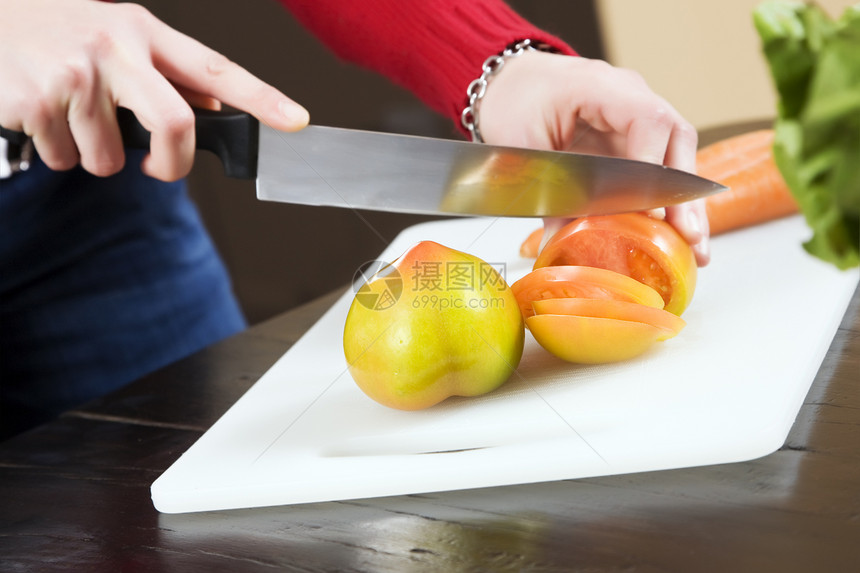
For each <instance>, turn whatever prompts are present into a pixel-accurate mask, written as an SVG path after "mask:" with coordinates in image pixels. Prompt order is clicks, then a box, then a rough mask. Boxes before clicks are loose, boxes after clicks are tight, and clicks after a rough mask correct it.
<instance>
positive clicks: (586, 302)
mask: <svg viewBox="0 0 860 573" xmlns="http://www.w3.org/2000/svg"><path fill="white" fill-rule="evenodd" d="M532 306H533V307H534V309H535V314H566V315H573V316H590V317H593V318H612V319H616V320H629V321H632V322H643V323H645V324H650V325H651V326H656V327H657V328H660V329H662V330H664V331H665V332H664V334H663V335H662V336H661V337H660V338H659V339H658V340H666V339H668V338H672V337H673V336H675V335H676V334H678V333H679V332H681V330H682V329H683V328H684V326H686V323H685V322H684V319H683V318H681V317H679V316H677V315H674V314H672V313H671V312H668V311H665V310H663V309H660V308H654V307H652V306H645V305H644V304H637V303H635V302H625V301H621V300H601V299H592V298H548V299H545V300H536V301H534V302H533V303H532Z"/></svg>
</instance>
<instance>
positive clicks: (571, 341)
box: [526, 314, 666, 364]
mask: <svg viewBox="0 0 860 573" xmlns="http://www.w3.org/2000/svg"><path fill="white" fill-rule="evenodd" d="M526 325H527V326H528V327H529V330H530V331H531V333H532V335H533V336H534V337H535V340H537V341H538V343H540V345H541V346H543V347H544V348H545V349H547V350H548V351H550V352H551V353H552V354H554V355H555V356H557V357H559V358H561V359H562V360H566V361H568V362H578V363H582V364H601V363H604V362H619V361H622V360H629V359H630V358H634V357H636V356H639V355H640V354H642V353H644V352H645V351H647V350H648V349H649V348H651V347H652V346H653V345H654V344H655V343H656V342H657V341H659V340H660V339H661V336H665V333H666V331H665V330H664V329H662V328H659V327H657V326H653V325H651V324H646V323H644V322H635V321H632V320H617V319H614V318H595V317H593V316H574V315H570V314H536V315H534V316H532V317H529V318H528V319H526Z"/></svg>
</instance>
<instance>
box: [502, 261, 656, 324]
mask: <svg viewBox="0 0 860 573" xmlns="http://www.w3.org/2000/svg"><path fill="white" fill-rule="evenodd" d="M511 290H513V292H514V296H516V297H517V303H518V304H519V305H520V311H521V312H522V314H523V318H528V317H530V316H532V315H534V313H535V312H534V308H532V302H534V301H536V300H543V299H547V298H570V297H579V298H597V299H611V300H621V301H626V302H635V303H639V304H644V305H646V306H652V307H655V308H663V299H662V298H661V297H660V295H659V294H658V293H657V291H655V290H654V289H652V288H651V287H649V286H646V285H644V284H642V283H641V282H639V281H637V280H635V279H632V278H630V277H628V276H625V275H622V274H620V273H616V272H614V271H609V270H606V269H599V268H596V267H582V266H569V265H568V266H553V267H543V268H539V269H535V270H533V271H532V272H530V273H529V274H527V275H526V276H524V277H523V278H521V279H520V280H518V281H516V282H515V283H514V284H512V285H511Z"/></svg>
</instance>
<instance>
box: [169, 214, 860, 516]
mask: <svg viewBox="0 0 860 573" xmlns="http://www.w3.org/2000/svg"><path fill="white" fill-rule="evenodd" d="M539 225H540V222H539V221H537V220H527V219H526V220H524V219H483V218H481V219H456V220H452V221H443V222H433V223H427V224H422V225H418V226H415V227H412V228H409V229H407V230H406V231H404V232H403V233H402V234H401V235H400V236H398V237H397V239H395V241H394V242H393V243H392V244H391V245H390V247H389V248H388V249H386V250H385V252H383V253H382V254H381V255H380V257H379V258H380V259H381V260H385V261H391V260H393V259H395V258H396V257H397V256H399V255H400V254H401V253H402V252H403V251H405V250H406V249H407V248H409V247H410V246H411V245H412V244H414V243H416V242H418V241H420V240H425V239H429V240H434V241H437V242H439V243H442V244H444V245H447V246H449V247H452V248H455V249H459V250H463V251H466V252H469V253H472V254H474V255H476V256H478V257H481V258H482V259H484V260H485V261H487V262H490V263H499V262H504V263H506V269H505V270H506V277H507V279H508V282H513V281H514V280H516V279H518V278H519V277H520V276H522V275H523V274H525V273H526V272H528V271H529V270H530V266H531V261H529V260H525V259H521V258H520V257H519V255H518V253H519V246H520V243H521V242H522V240H523V239H524V238H525V237H526V235H527V234H528V233H529V232H530V231H532V230H533V229H535V228H537V227H538V226H539ZM807 235H808V232H807V230H806V227H805V225H804V223H803V220H802V219H801V218H800V217H799V216H796V217H791V218H788V219H783V220H781V221H777V222H774V223H769V224H766V225H761V226H759V227H755V228H752V229H749V230H745V231H740V232H735V233H730V234H727V235H724V236H720V237H717V238H715V239H714V240H713V258H712V262H711V264H710V266H708V267H706V268H704V269H702V270H701V271H700V273H699V282H698V287H697V290H696V293H695V297H694V299H693V303H692V305H691V306H690V308H689V309H688V310H687V312H686V313H685V314H684V318H685V319H686V320H687V327H686V328H685V329H684V330H683V331H682V332H681V333H680V334H679V335H678V336H677V337H675V338H673V339H671V340H668V341H666V342H664V343H662V344H660V345H658V347H657V348H656V349H655V350H653V351H651V352H650V353H648V354H646V355H644V356H642V357H640V358H638V359H634V360H631V361H628V362H625V363H620V364H612V365H601V366H577V365H573V364H568V363H565V362H562V361H560V360H558V359H556V358H554V357H552V356H551V355H549V354H548V353H547V352H545V351H544V350H543V349H541V348H540V347H539V346H537V344H536V343H535V342H534V340H533V339H532V338H531V336H530V335H527V341H526V349H525V354H524V356H523V360H522V363H521V365H520V367H519V369H518V375H516V376H514V377H513V378H512V379H511V380H510V381H509V382H508V383H507V384H506V385H505V386H503V387H502V388H501V389H499V390H497V391H496V392H494V393H492V394H490V395H487V396H484V397H480V398H472V399H463V398H459V399H451V400H448V401H446V402H443V403H442V404H440V405H438V406H436V407H433V408H430V409H428V410H423V411H418V412H401V411H397V410H392V409H388V408H386V407H384V406H381V405H379V404H377V403H376V402H373V401H371V400H370V399H369V398H367V397H366V396H365V395H364V394H363V393H362V392H361V391H360V390H359V389H358V388H357V386H356V385H355V383H354V382H353V381H352V378H351V377H350V375H349V372H348V371H347V367H346V361H345V359H344V357H343V351H342V342H341V340H342V338H341V337H342V334H343V324H344V320H345V318H346V313H347V310H348V307H349V304H350V302H351V299H352V293H351V292H348V293H346V294H345V295H344V296H343V297H342V298H341V299H339V300H338V302H337V303H336V304H335V305H334V306H333V307H332V308H331V309H330V310H329V311H328V312H327V313H326V314H325V315H324V316H323V317H322V318H321V319H320V320H319V322H318V323H317V324H316V325H314V326H313V327H312V328H311V329H310V330H309V331H308V332H307V333H306V334H305V336H304V337H303V338H302V339H301V340H299V341H298V342H297V343H296V344H295V345H294V346H293V347H292V348H290V350H289V351H288V352H287V353H286V354H285V355H284V356H283V357H282V358H281V359H280V360H279V361H278V362H277V363H276V364H275V365H274V366H272V368H271V369H270V370H269V371H268V372H267V373H266V374H265V375H264V376H263V377H262V378H261V379H260V380H259V381H258V382H257V383H256V384H255V385H254V386H253V387H252V388H251V389H249V390H248V392H247V393H246V394H245V395H244V396H243V397H242V398H241V399H240V400H239V401H237V402H236V404H235V405H234V406H233V407H232V408H231V409H230V410H229V411H228V412H226V413H225V414H224V416H223V417H222V418H221V419H220V420H219V421H218V422H217V423H215V424H214V425H213V426H212V428H211V429H210V430H209V431H208V432H206V433H205V434H204V435H203V436H202V437H201V438H200V439H199V440H198V441H197V443H195V444H194V445H193V446H192V447H191V448H190V449H189V450H188V451H187V452H186V453H185V454H184V455H182V457H180V458H179V459H178V460H177V461H176V462H175V463H174V464H173V465H172V466H171V467H170V468H169V469H168V470H167V471H166V472H165V473H164V474H163V475H162V476H161V477H159V478H158V479H157V480H156V481H155V483H153V485H152V499H153V502H154V504H155V507H156V508H157V509H158V510H159V511H162V512H168V513H180V512H192V511H205V510H215V509H229V508H243V507H257V506H269V505H283V504H294V503H303V502H319V501H331V500H342V499H354V498H366V497H376V496H387V495H397V494H409V493H420V492H430V491H443V490H451V489H466V488H475V487H484V486H499V485H508V484H516V483H529V482H538V481H549V480H559V479H569V478H581V477H590V476H598V475H609V474H621V473H629V472H642V471H650V470H662V469H670V468H679V467H689V466H697V465H707V464H718V463H727V462H736V461H742V460H747V459H751V458H756V457H759V456H763V455H766V454H769V453H771V452H773V451H775V450H776V449H778V448H779V447H780V446H781V445H782V444H783V443H784V440H785V437H786V435H787V434H788V431H789V429H790V427H791V425H792V423H793V422H794V419H795V417H796V415H797V412H798V410H799V408H800V406H801V404H802V402H803V399H804V397H805V396H806V393H807V391H808V390H809V386H810V384H811V383H812V380H813V378H814V377H815V374H816V372H817V371H818V368H819V366H820V364H821V361H822V359H823V357H824V354H825V353H826V351H827V349H828V347H829V345H830V342H831V340H832V338H833V335H834V334H835V332H836V329H837V327H838V325H839V323H840V320H841V318H842V316H843V314H844V312H845V309H846V307H847V305H848V302H849V300H850V298H851V296H852V294H853V292H854V289H855V287H856V285H857V283H858V272H857V270H856V269H855V270H853V271H850V272H840V271H838V270H836V269H835V268H833V267H831V266H829V265H827V264H825V263H823V262H821V261H819V260H817V259H814V258H813V257H811V256H809V255H807V254H806V252H805V251H803V249H802V248H801V246H800V244H801V241H802V240H803V239H804V238H806V237H807Z"/></svg>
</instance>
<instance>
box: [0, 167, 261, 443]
mask: <svg viewBox="0 0 860 573" xmlns="http://www.w3.org/2000/svg"><path fill="white" fill-rule="evenodd" d="M141 158H142V155H141V154H140V153H135V152H130V153H129V154H128V157H127V161H126V168H125V169H124V170H123V171H122V172H121V173H119V174H117V175H115V176H113V177H108V178H98V177H94V176H92V175H89V174H88V173H86V172H84V171H83V170H82V169H80V168H77V169H74V170H71V171H66V172H53V171H50V170H49V169H47V168H46V167H45V166H44V165H43V164H42V163H41V162H39V161H38V160H36V161H35V162H34V164H33V166H32V167H31V168H30V169H29V170H28V171H26V172H23V173H19V174H16V175H13V176H12V177H11V178H9V179H3V180H0V432H2V434H0V437H6V436H9V435H11V434H13V433H16V432H18V431H21V430H23V429H26V428H27V427H31V426H33V425H35V424H38V423H41V422H44V421H46V420H49V419H51V418H52V417H54V416H56V415H58V414H60V413H61V412H63V411H64V410H67V409H69V408H72V407H75V406H78V405H80V404H82V403H84V402H86V401H88V400H91V399H93V398H96V397H98V396H101V395H103V394H105V393H107V392H110V391H112V390H114V389H117V388H119V387H121V386H123V385H124V384H127V383H128V382H131V381H132V380H135V379H137V378H139V377H141V376H143V375H144V374H146V373H148V372H151V371H153V370H155V369H157V368H159V367H162V366H164V365H166V364H169V363H171V362H173V361H175V360H177V359H179V358H182V357H183V356H187V355H189V354H191V353H193V352H195V351H197V350H199V349H201V348H203V347H205V346H207V345H209V344H212V343H213V342H216V341H218V340H220V339H222V338H224V337H227V336H229V335H231V334H234V333H236V332H238V331H239V330H241V329H242V328H244V327H245V321H244V318H243V316H242V313H241V311H240V309H239V306H238V304H237V302H236V300H235V298H234V296H233V293H232V289H231V286H230V281H229V278H228V275H227V272H226V270H225V268H224V265H223V263H222V261H221V260H220V258H219V257H218V255H217V253H216V251H215V248H214V247H213V244H212V242H211V240H210V238H209V237H208V235H207V233H206V232H205V230H204V228H203V225H202V223H201V220H200V217H199V215H198V213H197V210H196V209H195V207H194V205H193V203H192V202H191V200H190V199H189V197H188V195H187V192H186V189H185V186H184V184H183V183H181V182H179V183H163V182H160V181H157V180H155V179H152V178H149V177H147V176H145V175H143V174H142V173H141V172H140V169H139V164H140V160H141Z"/></svg>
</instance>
